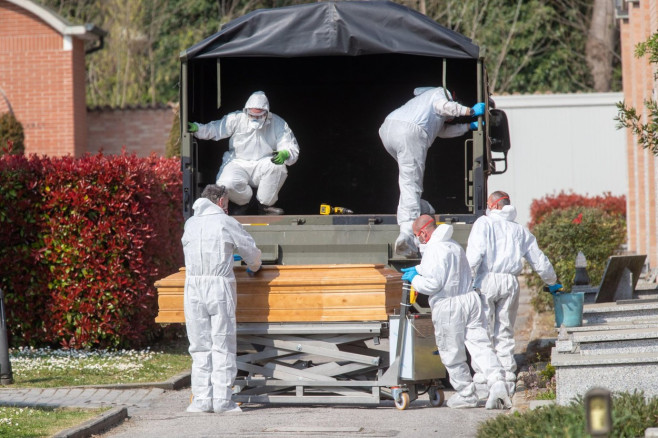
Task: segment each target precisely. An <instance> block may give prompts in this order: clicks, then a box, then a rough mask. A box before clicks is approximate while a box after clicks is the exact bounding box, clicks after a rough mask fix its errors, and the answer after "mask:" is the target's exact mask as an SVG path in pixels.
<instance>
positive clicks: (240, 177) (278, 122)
mask: <svg viewBox="0 0 658 438" xmlns="http://www.w3.org/2000/svg"><path fill="white" fill-rule="evenodd" d="M188 131H189V132H191V133H194V136H195V137H196V138H200V139H202V140H215V141H218V140H221V139H224V138H227V137H230V139H229V143H228V151H227V152H225V153H224V156H223V159H222V166H221V167H220V168H219V173H218V174H217V185H218V186H225V187H226V188H227V189H228V198H229V200H230V201H231V202H233V203H235V204H237V206H238V207H237V208H236V209H235V211H232V214H234V215H244V214H247V209H248V207H249V201H251V197H252V195H253V189H256V188H257V192H256V199H257V200H258V203H259V204H258V213H259V214H270V215H278V214H283V210H282V209H280V208H278V207H275V206H274V204H275V203H276V201H277V199H279V190H281V187H282V186H283V182H284V181H285V180H286V177H287V176H288V169H287V168H286V166H292V165H293V164H295V162H296V161H297V157H298V156H299V145H298V144H297V140H296V139H295V136H294V135H293V133H292V131H291V130H290V128H289V127H288V124H287V123H286V122H285V121H284V120H283V119H282V118H281V117H279V116H277V115H276V114H274V113H271V112H270V103H269V101H268V100H267V97H266V96H265V93H263V92H262V91H256V92H255V93H253V94H252V95H251V96H250V97H249V99H248V100H247V103H246V104H245V108H244V110H242V111H235V112H232V113H230V114H227V115H226V116H224V117H222V118H221V119H220V120H215V121H214V122H210V123H208V124H205V125H204V124H201V123H195V122H190V123H189V127H188Z"/></svg>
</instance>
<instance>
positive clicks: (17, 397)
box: [0, 387, 164, 408]
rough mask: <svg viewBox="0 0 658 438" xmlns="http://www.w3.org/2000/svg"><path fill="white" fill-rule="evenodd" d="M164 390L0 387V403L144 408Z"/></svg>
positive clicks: (25, 405)
mask: <svg viewBox="0 0 658 438" xmlns="http://www.w3.org/2000/svg"><path fill="white" fill-rule="evenodd" d="M163 392H164V389H161V388H133V389H107V388H76V387H74V388H46V389H42V388H22V389H13V388H12V389H7V388H4V389H0V406H16V407H27V406H39V407H51V408H54V407H64V406H65V407H71V408H100V407H112V406H127V407H133V406H134V407H148V406H149V405H150V404H151V402H152V401H153V400H154V399H156V398H157V397H159V396H160V395H161V394H162V393H163Z"/></svg>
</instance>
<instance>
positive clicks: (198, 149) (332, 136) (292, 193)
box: [181, 1, 489, 216]
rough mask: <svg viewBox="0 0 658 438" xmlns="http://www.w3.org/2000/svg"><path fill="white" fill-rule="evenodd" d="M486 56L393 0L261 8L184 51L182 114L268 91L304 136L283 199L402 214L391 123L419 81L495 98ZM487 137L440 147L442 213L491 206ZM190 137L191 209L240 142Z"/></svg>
mask: <svg viewBox="0 0 658 438" xmlns="http://www.w3.org/2000/svg"><path fill="white" fill-rule="evenodd" d="M478 57H479V48H478V47H477V46H476V45H475V44H473V43H472V42H471V40H469V39H468V38H466V37H464V36H463V35H460V34H458V33H456V32H454V31H451V30H449V29H446V28H444V27H442V26H440V25H439V24H438V23H436V22H434V21H433V20H431V19H429V18H428V17H426V16H425V15H423V14H420V13H418V12H416V11H414V10H412V9H409V8H406V7H404V6H401V5H398V4H396V3H392V2H387V1H383V2H381V1H342V2H333V1H327V2H319V3H312V4H305V5H298V6H290V7H283V8H274V9H263V10H257V11H254V12H251V13H249V14H247V15H245V16H243V17H241V18H238V19H236V20H233V21H231V22H229V23H228V24H226V25H224V26H223V27H222V29H221V30H220V31H219V32H218V33H216V34H214V35H212V36H210V37H208V38H206V39H205V40H203V41H201V42H199V43H198V44H196V45H194V46H192V47H190V48H189V49H187V50H186V51H184V52H182V53H181V78H182V87H181V124H182V126H183V127H186V126H187V122H188V121H193V122H199V123H208V122H210V121H213V120H217V119H219V118H221V117H222V116H224V115H225V114H227V113H229V112H232V111H236V110H241V109H243V107H244V104H245V102H246V100H247V98H248V97H249V95H250V94H251V93H252V92H253V91H256V90H262V91H264V92H265V93H266V95H267V97H268V99H269V101H270V108H271V111H272V112H273V113H275V114H277V115H279V116H281V117H282V118H283V119H284V120H285V121H286V122H287V123H288V125H289V126H290V128H291V129H292V131H293V132H294V134H295V136H296V138H297V140H298V143H299V146H300V155H299V160H298V161H297V163H296V164H295V165H293V166H290V167H288V178H287V180H286V182H285V184H284V185H283V188H282V189H281V192H280V194H279V201H278V202H277V204H276V205H277V206H279V207H282V208H283V209H284V210H285V211H286V214H318V212H319V207H320V204H321V203H328V204H330V205H336V206H343V207H347V208H349V209H351V210H353V211H354V212H355V213H356V214H382V215H394V214H395V212H396V209H397V203H398V197H399V189H398V181H397V178H398V171H397V163H396V161H395V160H394V159H393V158H392V157H391V156H389V155H388V153H387V152H386V150H385V149H384V147H383V145H382V144H381V140H380V138H379V135H378V130H379V127H380V126H381V124H382V123H383V121H384V119H385V118H386V116H387V114H388V113H390V112H391V111H393V110H394V109H396V108H397V107H399V106H401V105H402V104H404V103H405V102H406V101H408V100H409V99H411V98H412V97H413V96H414V94H413V92H414V89H415V88H416V87H423V86H441V85H442V84H443V82H444V81H445V85H446V87H447V88H448V89H449V90H450V91H451V92H452V93H453V94H454V95H455V98H456V100H458V101H459V102H461V103H462V104H464V105H467V106H472V105H473V104H475V103H476V102H478V101H481V100H483V99H486V98H487V96H486V93H487V90H486V74H485V73H484V68H483V67H482V61H481V60H479V59H478ZM485 137H486V136H484V134H483V133H477V132H476V133H475V134H473V133H468V134H466V135H465V136H463V137H459V138H455V139H438V140H437V141H436V142H435V144H434V145H433V147H431V148H430V151H429V154H428V157H427V160H426V171H425V182H424V195H423V198H424V199H427V200H428V201H430V203H432V205H433V206H434V207H435V209H436V211H437V214H438V213H445V214H458V215H472V214H477V213H478V212H479V213H480V214H481V212H482V211H483V209H484V202H483V199H482V196H484V194H486V178H484V177H483V176H482V169H486V168H487V166H488V165H489V163H487V162H485V161H486V160H487V153H486V150H484V152H483V151H482V149H483V148H486V146H482V145H485V144H486V141H484V139H483V138H485ZM182 140H183V147H182V160H183V173H184V190H185V193H184V195H185V201H184V202H185V205H184V214H185V216H189V215H190V214H191V212H192V210H191V206H192V203H193V202H194V200H195V199H196V198H197V197H198V196H199V194H200V192H201V190H202V189H203V187H204V186H205V185H206V184H210V183H213V182H215V180H216V179H215V178H216V175H217V171H218V169H219V167H220V165H221V158H222V154H223V153H224V151H226V150H227V148H228V140H222V141H219V142H215V141H204V140H198V139H195V138H193V137H192V136H191V135H189V134H188V133H186V132H183V136H182ZM473 142H475V143H478V142H479V144H480V147H479V149H480V150H479V151H478V147H473ZM469 145H470V146H469ZM475 167H479V170H478V169H474V168H475ZM475 170H478V172H476V171H475ZM485 173H486V172H485ZM478 175H479V176H478ZM478 178H479V179H480V180H479V181H478V180H477V179H478ZM469 180H470V182H469Z"/></svg>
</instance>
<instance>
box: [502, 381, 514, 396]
mask: <svg viewBox="0 0 658 438" xmlns="http://www.w3.org/2000/svg"><path fill="white" fill-rule="evenodd" d="M505 384H506V385H507V393H508V394H509V396H510V397H511V396H513V395H514V391H515V390H516V383H515V382H505Z"/></svg>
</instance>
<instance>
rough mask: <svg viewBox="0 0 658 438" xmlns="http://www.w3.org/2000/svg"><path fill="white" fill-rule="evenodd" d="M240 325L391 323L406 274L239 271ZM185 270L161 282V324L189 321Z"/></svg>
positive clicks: (363, 267)
mask: <svg viewBox="0 0 658 438" xmlns="http://www.w3.org/2000/svg"><path fill="white" fill-rule="evenodd" d="M234 272H235V277H236V280H237V288H238V306H237V312H236V313H237V315H236V316H237V320H238V322H322V321H386V320H388V315H389V314H391V313H393V309H394V308H397V307H399V305H400V297H401V294H402V280H401V274H400V273H399V272H397V271H396V270H394V269H391V268H388V267H386V266H385V265H374V264H360V265H295V266H263V267H262V268H261V270H260V272H258V274H257V275H255V276H254V277H250V276H249V275H247V273H246V267H244V266H237V267H235V269H234ZM184 285H185V268H181V269H180V271H178V272H177V273H175V274H172V275H170V276H169V277H166V278H163V279H162V280H159V281H157V282H156V283H155V287H156V288H157V290H158V306H159V311H158V316H157V318H156V319H155V321H156V322H158V323H181V322H183V323H184V322H185V316H184V313H183V288H184Z"/></svg>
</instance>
